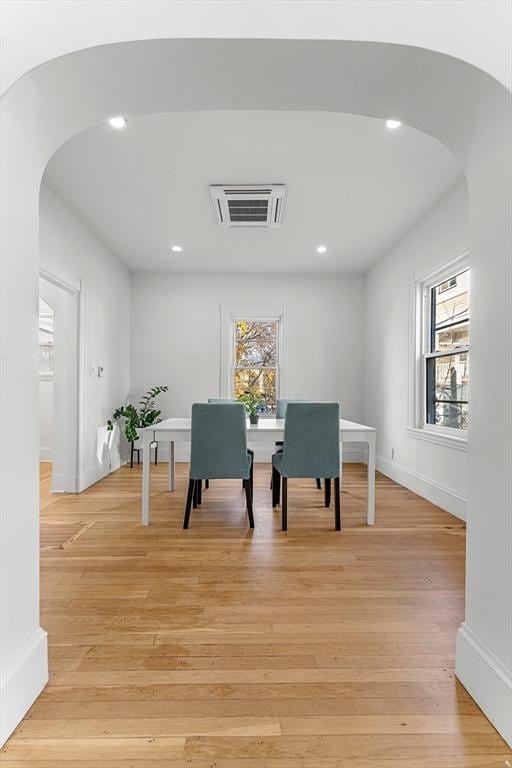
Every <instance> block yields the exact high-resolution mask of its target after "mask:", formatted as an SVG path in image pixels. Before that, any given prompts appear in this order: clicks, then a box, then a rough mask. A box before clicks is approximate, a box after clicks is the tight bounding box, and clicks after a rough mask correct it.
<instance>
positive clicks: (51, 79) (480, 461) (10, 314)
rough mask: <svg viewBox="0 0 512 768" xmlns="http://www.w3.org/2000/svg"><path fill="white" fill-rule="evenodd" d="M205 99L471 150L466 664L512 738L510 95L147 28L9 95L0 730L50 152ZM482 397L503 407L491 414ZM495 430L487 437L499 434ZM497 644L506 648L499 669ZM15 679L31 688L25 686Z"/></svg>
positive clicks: (361, 59)
mask: <svg viewBox="0 0 512 768" xmlns="http://www.w3.org/2000/svg"><path fill="white" fill-rule="evenodd" d="M241 63H243V66H241ZM197 109H202V110H208V109H232V110H236V109H287V110H315V111H319V110H320V111H331V110H332V111H342V112H352V113H355V114H362V115H366V116H370V117H378V118H385V117H389V116H390V115H392V116H397V117H400V118H401V119H402V121H403V122H404V123H407V124H409V125H411V126H413V127H414V128H417V129H418V130H421V131H423V132H425V133H427V134H429V135H431V136H433V137H434V138H436V139H438V140H439V141H441V142H442V143H443V144H444V145H445V146H446V147H447V148H448V149H449V150H450V151H451V152H453V154H454V155H456V157H457V158H458V159H459V160H460V162H461V163H462V165H463V166H464V168H465V172H466V177H467V181H468V190H469V197H470V205H471V208H472V219H471V227H472V232H471V238H472V264H473V269H474V274H475V278H476V279H475V284H476V291H475V293H474V310H473V317H474V322H473V332H472V339H473V342H472V343H473V350H474V352H473V371H472V381H473V391H477V392H479V395H480V398H479V400H478V401H476V400H475V402H474V405H473V409H472V428H471V446H470V451H469V463H470V466H469V474H470V478H471V479H470V491H469V495H470V499H469V501H470V503H469V510H468V542H467V553H468V566H467V568H468V579H467V582H468V593H467V609H466V625H465V628H463V632H462V633H460V637H459V650H458V674H459V676H460V677H461V678H462V680H463V682H464V683H465V684H466V685H467V687H468V688H469V689H470V691H471V692H472V693H473V694H474V695H475V697H476V698H477V700H478V702H479V703H480V704H481V706H482V708H483V709H484V711H486V713H487V714H488V716H489V717H490V718H491V719H492V720H493V722H494V723H495V724H496V726H497V727H498V729H499V730H500V731H501V732H502V733H503V734H504V735H505V737H506V738H509V739H512V734H510V731H509V728H510V722H512V717H509V710H507V707H510V701H509V700H508V699H507V698H506V697H507V695H508V691H509V690H510V688H508V687H507V686H510V680H509V674H510V669H509V662H508V649H509V648H510V624H511V621H510V604H511V602H512V601H511V600H510V592H508V593H507V590H506V589H504V588H503V585H504V584H505V585H507V584H508V585H510V584H511V583H512V578H511V573H510V567H511V566H510V561H511V558H510V547H511V536H510V533H511V531H510V516H509V510H510V498H511V486H510V473H509V466H510V458H511V454H512V443H511V437H510V435H511V432H512V429H511V426H512V418H511V409H510V405H509V403H510V401H511V399H512V398H511V392H512V374H511V370H512V365H511V353H510V349H511V346H512V344H511V339H512V333H511V325H512V324H511V316H512V310H511V297H510V289H509V286H510V274H511V270H510V255H509V254H510V237H511V236H510V226H509V205H510V196H511V193H510V162H509V160H510V142H509V133H508V131H509V130H510V94H509V92H508V91H507V90H506V89H505V88H504V86H502V85H500V84H499V83H498V82H497V81H496V80H494V79H493V78H491V77H490V76H488V75H486V74H485V73H483V72H482V71H480V70H478V69H476V68H475V67H473V66H471V65H469V64H466V63H464V62H462V61H460V60H457V59H454V58H451V57H450V56H447V55H444V54H439V53H434V52H432V51H428V50H426V49H418V48H413V47H410V46H406V45H396V44H395V45H391V44H385V43H372V42H345V41H334V40H329V41H319V40H270V39H266V40H263V39H252V40H247V39H245V40H236V39H230V40H220V39H208V40H200V39H173V40H151V41H144V42H132V43H117V44H114V45H104V46H99V47H96V48H88V49H84V50H82V51H78V52H76V53H72V54H69V55H67V56H63V57H61V58H59V59H55V60H52V61H49V62H47V63H45V64H43V65H41V66H39V67H37V68H36V69H34V70H32V71H31V72H30V73H28V74H26V75H24V76H23V77H22V78H21V79H20V80H18V81H17V82H16V83H15V84H14V85H13V86H12V87H11V89H10V90H9V91H8V92H7V93H6V95H5V97H4V99H3V101H2V112H3V130H2V145H3V155H4V158H5V162H4V164H3V168H2V186H3V194H2V221H3V223H4V226H3V230H2V258H3V262H2V334H3V335H2V356H3V358H4V360H5V361H6V363H7V365H5V366H4V369H3V372H2V394H1V397H2V400H1V404H2V421H3V430H2V464H1V471H2V529H3V531H2V532H3V535H2V578H1V587H2V607H3V617H2V619H3V620H2V622H1V623H2V635H1V644H2V662H3V664H4V666H5V670H6V676H5V679H6V683H5V684H4V687H3V689H2V695H3V696H4V697H5V698H4V704H5V706H4V707H3V709H4V711H7V713H8V714H7V716H5V715H4V721H3V723H2V728H3V738H5V737H6V736H7V735H8V733H9V732H10V731H11V730H12V727H13V726H14V725H15V723H16V722H17V720H18V719H19V718H20V717H21V715H22V714H23V712H24V710H25V709H26V707H27V706H28V704H30V702H31V701H32V700H33V698H34V697H35V696H36V695H37V693H38V692H39V690H40V688H41V687H42V686H43V685H44V683H45V680H46V674H47V672H46V645H45V635H44V632H43V631H42V630H41V629H40V628H39V607H38V602H39V597H38V580H39V573H38V553H37V549H38V505H37V482H36V478H37V475H36V472H35V467H36V464H37V438H36V436H35V435H34V434H33V429H32V425H33V424H34V423H35V422H36V420H37V378H36V375H35V371H36V366H35V363H34V361H35V353H36V338H35V332H34V329H33V317H34V313H35V307H36V296H37V274H38V199H39V186H40V182H41V178H42V175H43V172H44V168H45V166H46V163H47V162H48V160H49V158H50V157H51V155H52V154H53V153H54V152H55V151H56V150H57V149H58V147H59V146H61V145H62V144H63V143H64V142H65V141H66V140H67V139H68V138H70V137H71V136H72V135H74V134H76V133H78V132H80V131H81V130H84V129H86V128H88V127H90V126H92V125H94V124H96V123H98V122H100V121H102V120H104V119H106V118H107V117H109V116H111V115H112V114H126V115H127V116H130V115H132V114H142V113H151V112H172V111H194V110H197ZM14 323H16V327H15V328H14ZM496 328H499V329H500V331H499V334H496ZM497 335H498V336H499V339H498V338H496V336H497ZM498 353H499V354H498ZM18 401H21V402H23V403H24V409H23V411H21V412H20V410H18V409H15V408H12V403H13V402H18ZM489 402H495V403H496V402H499V403H501V404H503V407H502V408H501V409H500V410H499V412H498V411H497V409H496V410H494V411H493V412H489V409H488V407H487V406H486V404H488V403H489ZM20 430H21V431H22V432H23V434H24V435H26V440H25V441H24V442H23V446H22V447H23V452H21V451H20V450H17V449H16V447H14V448H13V445H12V435H14V434H19V432H20ZM489 434H493V435H494V442H493V445H492V446H491V447H490V448H489V445H488V435H489ZM28 477H31V478H32V481H28V480H27V478H28ZM489 487H492V488H493V495H494V503H493V505H492V507H491V508H489V505H488V495H487V494H488V488H489ZM484 512H485V515H484ZM13 585H16V589H15V590H14V589H13ZM510 589H511V588H510V587H509V590H510ZM496 595H501V601H499V602H498V601H497V600H496ZM20 606H23V609H21V608H20ZM489 659H491V660H493V659H494V660H497V661H496V662H495V663H494V662H493V663H494V668H493V666H492V664H490V663H489ZM477 668H478V669H477ZM473 669H477V674H476V676H475V674H474V673H473ZM5 670H4V671H5ZM34 670H36V673H34ZM498 673H499V674H498ZM489 674H490V675H491V676H492V675H496V674H498V678H499V683H496V684H495V685H494V688H493V687H492V686H493V683H492V682H491V678H489V679H487V678H486V682H485V684H484V686H483V687H482V685H480V683H481V680H482V676H484V677H485V675H489ZM20 684H21V688H22V689H23V698H22V700H21V699H20V697H19V696H17V697H16V696H15V693H14V689H15V688H17V689H18V690H19V689H20ZM496 686H497V687H496ZM472 688H473V690H472ZM477 688H479V689H480V690H478V691H477V690H476V689H477ZM496 702H497V703H496Z"/></svg>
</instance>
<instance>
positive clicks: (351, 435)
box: [141, 418, 376, 525]
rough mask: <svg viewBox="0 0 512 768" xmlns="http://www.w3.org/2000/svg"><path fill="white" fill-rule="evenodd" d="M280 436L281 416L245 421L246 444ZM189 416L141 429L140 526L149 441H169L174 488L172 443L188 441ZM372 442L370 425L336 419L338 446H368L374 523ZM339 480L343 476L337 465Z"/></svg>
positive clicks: (146, 517)
mask: <svg viewBox="0 0 512 768" xmlns="http://www.w3.org/2000/svg"><path fill="white" fill-rule="evenodd" d="M283 439H284V419H267V418H260V420H259V422H258V424H250V423H249V420H247V443H248V445H249V446H250V447H252V446H257V445H258V444H260V445H261V444H262V443H274V442H276V441H277V440H283ZM190 440H191V419H190V418H186V419H164V421H160V422H158V424H153V425H152V426H151V427H146V428H145V429H143V431H142V451H143V463H142V510H141V522H142V525H149V523H150V479H151V454H150V450H151V445H152V444H153V443H168V444H169V471H168V487H169V491H174V490H175V487H176V467H175V444H176V443H190ZM375 442H376V431H375V429H374V427H367V426H366V425H365V424H356V422H354V421H346V420H345V419H340V448H341V449H342V450H343V443H366V444H367V445H368V504H367V513H366V522H367V524H368V525H373V524H374V523H375ZM340 482H341V485H342V487H343V478H342V474H341V466H340Z"/></svg>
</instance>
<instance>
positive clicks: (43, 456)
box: [39, 446, 53, 461]
mask: <svg viewBox="0 0 512 768" xmlns="http://www.w3.org/2000/svg"><path fill="white" fill-rule="evenodd" d="M52 459H53V448H52V447H51V446H47V447H45V446H41V448H40V449H39V461H51V460H52Z"/></svg>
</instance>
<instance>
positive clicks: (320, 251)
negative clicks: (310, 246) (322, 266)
mask: <svg viewBox="0 0 512 768" xmlns="http://www.w3.org/2000/svg"><path fill="white" fill-rule="evenodd" d="M326 250H327V246H326V245H319V246H318V248H317V249H316V252H317V253H325V252H326Z"/></svg>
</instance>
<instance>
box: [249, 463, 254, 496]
mask: <svg viewBox="0 0 512 768" xmlns="http://www.w3.org/2000/svg"><path fill="white" fill-rule="evenodd" d="M249 483H250V485H251V499H254V459H253V460H252V461H251V473H250V475H249Z"/></svg>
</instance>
